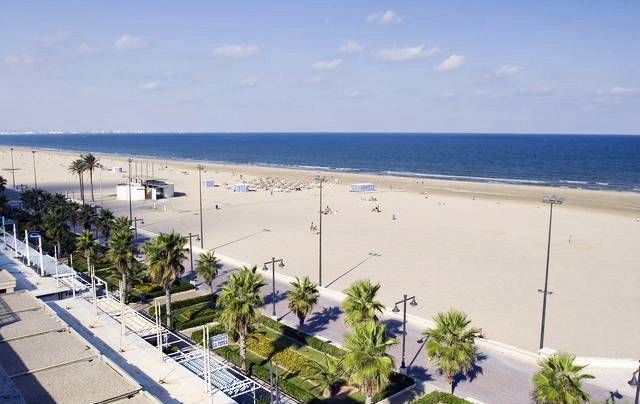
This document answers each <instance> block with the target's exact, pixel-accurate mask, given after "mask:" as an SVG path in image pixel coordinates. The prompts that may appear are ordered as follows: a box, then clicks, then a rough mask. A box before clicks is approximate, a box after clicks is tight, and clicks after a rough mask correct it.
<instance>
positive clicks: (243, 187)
mask: <svg viewBox="0 0 640 404" xmlns="http://www.w3.org/2000/svg"><path fill="white" fill-rule="evenodd" d="M233 192H249V184H243V183H238V184H236V185H234V186H233Z"/></svg>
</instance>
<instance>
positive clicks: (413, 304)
mask: <svg viewBox="0 0 640 404" xmlns="http://www.w3.org/2000/svg"><path fill="white" fill-rule="evenodd" d="M409 304H410V305H411V306H414V307H415V306H417V305H418V302H416V298H415V297H414V298H413V299H411V303H409Z"/></svg>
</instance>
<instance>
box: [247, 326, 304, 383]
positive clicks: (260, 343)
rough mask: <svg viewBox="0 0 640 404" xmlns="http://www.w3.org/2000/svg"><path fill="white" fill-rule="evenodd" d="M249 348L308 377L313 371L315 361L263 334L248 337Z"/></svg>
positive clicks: (291, 370)
mask: <svg viewBox="0 0 640 404" xmlns="http://www.w3.org/2000/svg"><path fill="white" fill-rule="evenodd" d="M247 348H248V349H249V350H250V351H252V352H254V353H256V354H258V355H260V356H262V357H265V358H270V359H271V360H272V361H273V362H275V363H277V364H278V365H280V366H282V367H284V368H286V369H288V370H289V371H290V372H293V373H297V374H299V375H301V376H303V377H308V376H310V375H311V374H312V373H313V368H312V366H313V361H312V360H311V359H308V358H306V357H305V356H303V355H301V354H299V353H297V352H296V351H294V350H293V349H291V348H289V347H286V346H284V345H281V344H278V342H277V341H273V340H270V339H269V338H267V337H265V336H264V335H262V334H252V335H250V336H249V337H248V338H247Z"/></svg>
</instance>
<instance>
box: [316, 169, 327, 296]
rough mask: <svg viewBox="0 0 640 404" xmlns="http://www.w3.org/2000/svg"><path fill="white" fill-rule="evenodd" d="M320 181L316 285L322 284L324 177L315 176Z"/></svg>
mask: <svg viewBox="0 0 640 404" xmlns="http://www.w3.org/2000/svg"><path fill="white" fill-rule="evenodd" d="M316 179H317V180H318V181H320V205H319V208H318V215H319V219H318V286H322V183H323V182H325V181H326V178H325V177H322V176H317V177H316Z"/></svg>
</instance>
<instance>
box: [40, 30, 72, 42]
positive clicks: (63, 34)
mask: <svg viewBox="0 0 640 404" xmlns="http://www.w3.org/2000/svg"><path fill="white" fill-rule="evenodd" d="M70 36H71V33H69V32H67V31H58V32H56V33H55V34H53V35H50V36H46V37H44V38H42V42H44V44H45V45H47V46H53V45H59V44H61V43H63V42H65V41H66V40H67V39H69V37H70Z"/></svg>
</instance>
